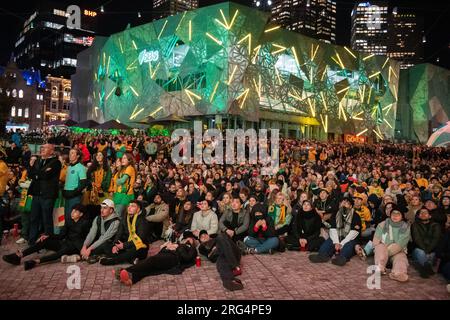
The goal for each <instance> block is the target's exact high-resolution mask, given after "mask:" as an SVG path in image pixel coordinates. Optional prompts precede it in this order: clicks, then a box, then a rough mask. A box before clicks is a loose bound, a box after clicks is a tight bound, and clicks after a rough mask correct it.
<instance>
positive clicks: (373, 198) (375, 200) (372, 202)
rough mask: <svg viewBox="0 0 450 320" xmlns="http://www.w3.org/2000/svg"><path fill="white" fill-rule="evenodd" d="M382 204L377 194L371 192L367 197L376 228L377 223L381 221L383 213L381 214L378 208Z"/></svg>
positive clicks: (373, 224)
mask: <svg viewBox="0 0 450 320" xmlns="http://www.w3.org/2000/svg"><path fill="white" fill-rule="evenodd" d="M380 205H381V200H380V198H379V197H378V196H377V195H376V194H371V195H369V197H368V198H367V208H369V211H370V215H371V217H372V222H371V224H372V226H373V227H374V228H376V227H377V225H378V224H379V223H380V222H381V219H382V215H381V214H380V211H379V210H378V209H379V208H380Z"/></svg>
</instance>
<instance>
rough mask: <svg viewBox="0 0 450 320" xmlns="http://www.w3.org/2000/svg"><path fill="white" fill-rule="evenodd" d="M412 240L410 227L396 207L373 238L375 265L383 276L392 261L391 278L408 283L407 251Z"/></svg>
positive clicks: (378, 227)
mask: <svg viewBox="0 0 450 320" xmlns="http://www.w3.org/2000/svg"><path fill="white" fill-rule="evenodd" d="M410 238H411V231H410V226H409V224H408V223H407V222H406V221H404V218H403V214H402V212H401V211H400V210H399V209H398V208H397V206H395V205H394V207H393V208H392V211H391V213H390V215H389V217H388V218H387V219H386V220H385V221H383V222H381V223H380V224H379V225H378V226H377V229H376V231H375V235H374V237H373V246H374V250H375V265H377V266H378V267H379V269H380V272H381V274H386V265H387V263H388V261H389V260H391V261H392V266H393V267H392V271H391V273H390V274H389V278H391V279H393V280H396V281H400V282H405V281H408V258H407V256H406V249H407V246H408V242H409V240H410Z"/></svg>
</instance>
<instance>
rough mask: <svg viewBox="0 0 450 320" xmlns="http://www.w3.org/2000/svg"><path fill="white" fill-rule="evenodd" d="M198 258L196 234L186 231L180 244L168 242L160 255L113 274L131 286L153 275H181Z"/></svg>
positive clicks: (163, 246) (114, 271) (162, 247)
mask: <svg viewBox="0 0 450 320" xmlns="http://www.w3.org/2000/svg"><path fill="white" fill-rule="evenodd" d="M196 257H197V250H196V248H195V237H194V234H193V233H192V232H191V231H185V232H184V233H183V240H182V241H181V242H180V243H179V244H178V243H172V242H167V243H165V244H163V245H162V246H161V250H160V251H159V253H158V254H156V255H154V256H151V257H148V258H147V259H145V260H144V261H141V262H139V263H137V264H136V265H133V266H131V267H128V268H126V269H123V268H119V269H116V270H113V274H114V276H115V277H116V279H117V280H120V282H122V283H123V284H125V285H127V286H131V285H133V284H136V283H137V282H139V281H140V280H142V279H143V278H145V277H148V276H151V275H158V274H163V273H168V274H181V273H183V271H184V270H185V269H187V268H189V267H191V266H193V265H194V264H195V259H196Z"/></svg>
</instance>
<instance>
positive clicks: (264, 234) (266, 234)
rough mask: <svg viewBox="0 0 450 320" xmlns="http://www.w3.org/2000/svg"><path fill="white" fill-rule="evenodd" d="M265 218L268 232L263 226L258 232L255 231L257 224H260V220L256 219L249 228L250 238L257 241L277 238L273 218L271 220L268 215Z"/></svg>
mask: <svg viewBox="0 0 450 320" xmlns="http://www.w3.org/2000/svg"><path fill="white" fill-rule="evenodd" d="M263 217H264V220H266V226H267V228H266V230H263V228H262V227H261V226H260V227H259V228H258V229H257V230H255V224H256V223H257V222H258V220H257V219H256V218H252V219H251V221H250V225H249V228H248V235H249V236H250V237H253V238H256V239H268V238H272V237H276V236H277V234H276V231H275V225H274V224H273V220H272V218H270V217H269V216H268V215H267V214H266V213H265V214H264V216H263Z"/></svg>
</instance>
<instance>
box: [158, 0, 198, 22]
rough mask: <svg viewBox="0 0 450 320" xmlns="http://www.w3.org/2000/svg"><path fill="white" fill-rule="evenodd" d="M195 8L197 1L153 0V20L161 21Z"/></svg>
mask: <svg viewBox="0 0 450 320" xmlns="http://www.w3.org/2000/svg"><path fill="white" fill-rule="evenodd" d="M197 8H198V0H153V19H154V20H157V19H162V18H165V17H168V16H171V15H174V14H177V13H180V12H184V11H188V10H192V9H197Z"/></svg>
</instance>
